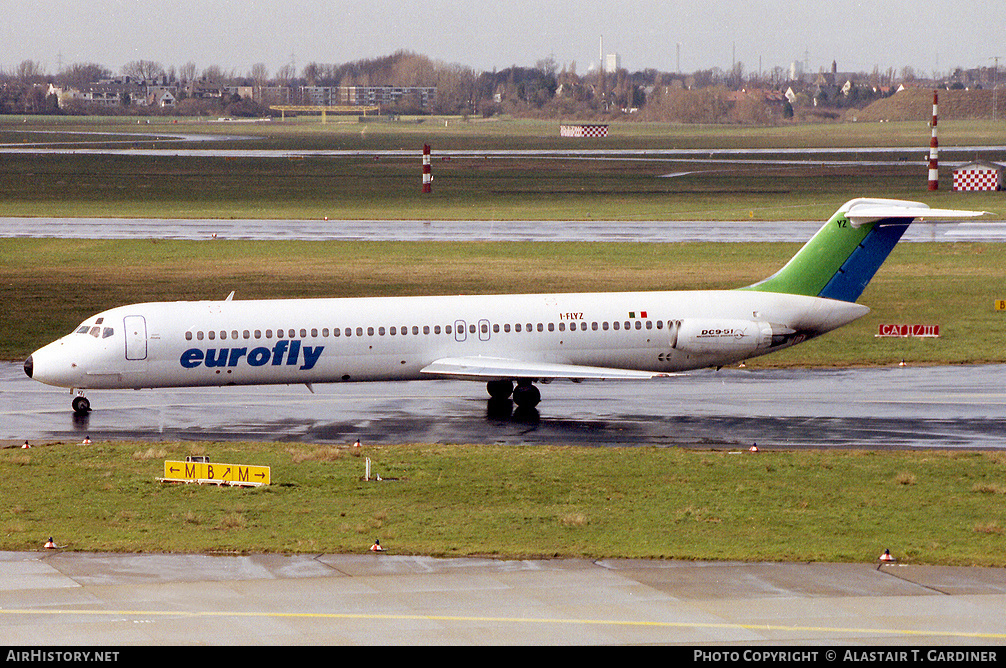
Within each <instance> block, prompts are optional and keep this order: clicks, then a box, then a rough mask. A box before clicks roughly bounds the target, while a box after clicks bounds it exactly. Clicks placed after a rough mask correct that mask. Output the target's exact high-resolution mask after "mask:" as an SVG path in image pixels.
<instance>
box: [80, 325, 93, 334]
mask: <svg viewBox="0 0 1006 668" xmlns="http://www.w3.org/2000/svg"><path fill="white" fill-rule="evenodd" d="M89 329H91V328H90V327H89V326H88V325H81V326H80V328H79V329H78V330H77V333H78V334H87V330H89Z"/></svg>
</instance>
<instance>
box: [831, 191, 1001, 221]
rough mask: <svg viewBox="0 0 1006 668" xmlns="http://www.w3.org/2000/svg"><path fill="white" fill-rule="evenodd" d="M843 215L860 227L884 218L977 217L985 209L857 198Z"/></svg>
mask: <svg viewBox="0 0 1006 668" xmlns="http://www.w3.org/2000/svg"><path fill="white" fill-rule="evenodd" d="M847 207H848V208H847V209H846V211H845V217H846V218H848V219H849V224H850V225H852V226H853V227H861V226H863V225H865V224H867V223H873V222H876V221H878V220H883V219H885V218H909V219H913V220H914V219H916V218H918V219H920V220H924V221H926V222H930V223H931V222H938V221H941V220H957V219H960V218H977V217H978V216H984V215H985V214H986V213H988V212H987V211H966V210H962V209H931V208H929V206H928V205H926V204H923V203H922V202H909V201H904V200H896V199H867V198H863V199H857V200H852V201H851V202H849V203H848V205H847Z"/></svg>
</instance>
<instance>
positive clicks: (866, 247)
mask: <svg viewBox="0 0 1006 668" xmlns="http://www.w3.org/2000/svg"><path fill="white" fill-rule="evenodd" d="M885 223H886V224H885ZM910 223H911V221H907V222H906V221H904V220H899V221H898V222H894V223H890V222H887V221H881V222H878V223H877V224H875V225H874V226H873V229H872V230H871V231H870V233H869V234H867V235H866V237H864V238H863V241H862V242H860V244H859V246H857V247H856V250H854V251H853V252H852V254H851V255H849V258H848V259H847V260H846V261H845V262H844V263H843V264H842V266H841V268H840V269H839V270H838V271H837V272H836V273H835V275H834V276H832V278H831V280H830V281H828V284H827V285H826V286H824V288H823V289H822V290H821V292H819V293H818V295H817V296H818V297H826V298H828V299H839V300H841V301H845V302H854V301H856V300H857V299H859V296H860V295H861V294H863V290H865V289H866V285H867V283H869V282H870V279H871V278H873V275H874V274H876V273H877V270H878V269H880V265H882V264H883V263H884V260H886V259H887V256H888V255H890V253H891V251H892V250H893V249H894V246H895V245H896V244H897V243H898V241H899V240H900V239H901V235H903V234H904V233H905V230H907V229H908V226H909V224H910Z"/></svg>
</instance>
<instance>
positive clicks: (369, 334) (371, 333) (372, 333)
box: [367, 327, 374, 336]
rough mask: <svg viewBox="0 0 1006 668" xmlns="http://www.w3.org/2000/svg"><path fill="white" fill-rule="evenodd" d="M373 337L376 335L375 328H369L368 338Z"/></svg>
mask: <svg viewBox="0 0 1006 668" xmlns="http://www.w3.org/2000/svg"><path fill="white" fill-rule="evenodd" d="M373 335H374V328H373V327H368V328H367V336H373Z"/></svg>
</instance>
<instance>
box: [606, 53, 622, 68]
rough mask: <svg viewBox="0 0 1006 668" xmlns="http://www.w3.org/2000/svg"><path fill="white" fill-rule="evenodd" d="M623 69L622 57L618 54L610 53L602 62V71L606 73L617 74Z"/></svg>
mask: <svg viewBox="0 0 1006 668" xmlns="http://www.w3.org/2000/svg"><path fill="white" fill-rule="evenodd" d="M621 68H622V57H621V56H620V55H618V54H617V53H609V54H608V55H606V56H605V57H604V59H603V60H602V61H601V70H603V71H604V72H617V71H618V70H620V69H621Z"/></svg>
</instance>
